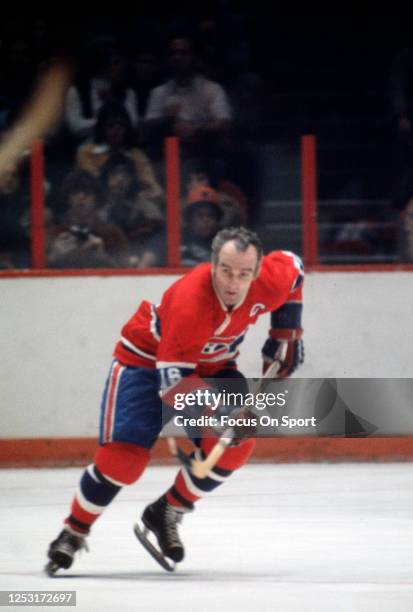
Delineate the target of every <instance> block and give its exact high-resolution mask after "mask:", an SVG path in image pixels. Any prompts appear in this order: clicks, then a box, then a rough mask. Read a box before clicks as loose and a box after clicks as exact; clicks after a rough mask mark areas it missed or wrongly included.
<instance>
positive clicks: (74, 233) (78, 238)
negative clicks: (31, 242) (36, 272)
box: [49, 171, 128, 268]
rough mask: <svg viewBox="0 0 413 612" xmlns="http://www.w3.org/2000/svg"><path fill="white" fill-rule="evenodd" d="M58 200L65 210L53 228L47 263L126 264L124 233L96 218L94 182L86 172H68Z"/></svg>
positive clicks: (97, 193)
mask: <svg viewBox="0 0 413 612" xmlns="http://www.w3.org/2000/svg"><path fill="white" fill-rule="evenodd" d="M61 199H62V202H63V204H64V205H65V206H66V209H67V210H66V213H65V216H64V218H63V222H62V223H61V224H60V225H58V226H57V227H55V230H54V239H53V241H52V242H51V245H50V249H49V264H50V265H51V266H52V267H54V268H104V267H113V266H115V267H116V266H120V267H122V266H124V265H126V263H127V249H128V240H127V238H126V236H125V234H124V233H123V232H122V230H121V229H120V228H119V227H117V226H116V225H114V224H113V223H106V222H104V221H102V220H101V219H100V217H99V214H98V205H99V202H100V199H101V193H100V186H99V183H98V181H97V180H96V179H95V178H93V176H91V175H90V174H88V173H87V172H82V171H76V172H72V173H70V174H69V175H68V176H67V177H66V178H65V180H64V182H63V185H62V192H61Z"/></svg>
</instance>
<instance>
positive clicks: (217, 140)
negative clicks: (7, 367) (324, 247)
mask: <svg viewBox="0 0 413 612" xmlns="http://www.w3.org/2000/svg"><path fill="white" fill-rule="evenodd" d="M247 7H248V5H247V4H246V3H244V2H240V3H236V2H232V3H231V2H226V1H221V2H220V1H218V0H217V1H215V2H209V3H201V4H200V6H199V8H198V9H193V10H192V11H190V12H185V11H183V12H182V13H180V12H179V11H173V9H172V7H171V8H170V9H169V10H168V9H165V11H166V12H164V13H162V17H161V16H159V14H157V13H156V11H155V10H154V14H151V12H150V10H148V11H147V13H146V14H145V15H140V16H136V15H135V16H131V17H130V18H129V19H128V18H127V17H124V18H120V17H118V18H115V19H111V18H106V17H95V18H89V19H88V20H87V22H85V23H84V24H83V27H82V28H81V29H79V28H77V27H76V24H75V22H74V21H70V20H69V21H68V23H67V24H65V27H64V28H63V29H62V27H60V28H56V27H55V23H54V22H51V21H50V20H47V19H41V18H38V19H33V20H32V22H30V24H27V22H26V23H21V22H20V21H19V20H18V19H16V18H15V19H14V20H9V21H8V22H7V21H6V22H5V23H4V24H3V27H2V29H1V30H2V31H1V34H0V36H1V41H0V42H1V45H0V138H5V137H6V136H7V133H8V130H9V129H10V127H11V126H12V125H13V124H14V122H15V120H16V118H18V117H19V114H20V113H21V112H22V110H23V109H24V107H25V104H27V100H28V98H29V97H30V95H31V93H32V91H33V88H34V87H35V84H36V79H37V78H38V76H39V74H41V72H42V70H43V69H44V67H45V66H47V65H48V63H49V62H50V61H51V60H52V59H53V58H54V57H55V56H64V57H66V58H67V57H68V58H69V60H70V65H71V69H72V80H71V85H70V87H69V89H68V91H67V94H66V98H65V101H64V108H63V109H62V119H61V122H60V124H59V126H58V127H57V128H55V129H54V130H53V131H51V132H50V133H49V134H47V135H46V138H45V157H46V164H45V168H46V172H45V181H44V187H45V193H46V211H45V212H46V215H45V223H46V250H47V253H46V259H47V265H48V266H50V267H56V268H71V267H75V268H78V267H81V268H93V267H135V268H136V267H138V268H146V267H157V266H164V265H166V263H167V261H166V225H165V223H166V221H165V220H166V202H165V165H164V148H163V147H164V140H165V138H166V137H168V136H178V137H179V139H180V147H181V195H182V215H181V223H182V246H181V257H182V264H183V265H186V266H193V265H195V264H197V263H199V262H202V261H207V260H208V259H209V257H210V244H211V239H212V237H213V236H214V234H215V233H216V231H217V230H218V229H220V228H222V227H226V226H231V225H239V224H243V225H248V226H250V227H257V223H258V222H259V219H260V210H261V204H262V202H261V200H262V194H261V192H260V188H259V182H260V169H259V163H260V161H259V160H260V151H261V150H262V149H263V148H265V146H266V145H268V143H272V142H274V141H276V140H277V139H278V140H280V139H282V138H283V137H284V136H285V134H284V133H283V130H282V128H280V123H279V121H278V123H277V120H276V119H279V118H280V117H282V112H281V110H282V109H280V108H279V107H278V108H277V107H275V106H274V104H275V103H274V101H275V99H276V98H275V97H274V95H273V94H274V91H275V89H276V87H277V79H276V75H277V63H276V62H275V61H274V57H272V56H271V49H274V52H275V51H276V52H277V53H280V52H281V51H280V48H281V47H282V45H280V44H279V43H275V42H274V40H273V39H272V38H271V37H272V35H273V34H274V32H273V31H272V30H271V28H270V27H269V25H268V23H266V16H265V13H264V14H261V15H260V16H259V17H258V16H254V15H252V14H251V9H248V8H247ZM62 32H64V35H63V34H62ZM287 72H288V71H287ZM302 76H303V75H302V74H297V73H295V74H288V75H287V76H286V74H285V73H284V77H283V78H284V85H286V84H287V85H291V87H292V90H294V87H296V89H297V91H296V95H297V98H299V96H300V90H299V87H298V88H297V83H298V82H299V81H300V79H302ZM337 78H338V77H337ZM281 82H282V76H280V77H279V82H278V85H280V83H281ZM314 86H316V85H314ZM387 91H388V92H389V97H388V107H389V111H388V118H389V121H388V125H389V126H390V131H391V130H392V129H393V136H392V143H393V153H394V154H393V155H392V163H393V166H392V170H391V169H389V173H391V171H393V178H394V182H393V184H392V187H391V189H390V190H389V193H388V194H384V197H387V196H388V197H389V200H390V209H391V215H393V216H392V220H394V219H396V218H397V227H398V228H399V233H398V235H399V238H400V240H399V244H400V254H401V257H402V258H403V259H404V260H406V261H409V260H410V261H412V260H413V227H412V221H411V219H412V218H413V204H412V202H413V172H412V170H413V158H412V154H411V151H412V142H413V140H412V138H413V128H412V125H413V115H412V112H411V110H412V108H413V59H412V54H411V52H410V51H409V50H408V51H406V50H403V51H399V52H397V53H395V54H391V53H390V52H389V65H388V88H387ZM383 95H384V94H383ZM280 99H281V97H279V98H278V100H280ZM321 110H322V109H321V108H320V109H318V112H321ZM326 112H327V114H328V112H332V110H331V108H330V109H329V110H328V111H326ZM277 113H278V117H277ZM304 114H305V113H304ZM307 117H309V118H310V119H308V120H307V121H305V120H304V121H302V122H301V124H300V125H299V130H300V131H301V132H303V131H309V130H310V131H311V130H313V128H314V124H313V119H312V117H314V114H313V115H312V114H311V109H310V110H308V115H307ZM391 126H394V128H393V127H391ZM295 127H297V123H296V124H295ZM297 129H298V128H297ZM382 129H383V130H384V129H385V128H384V127H383V126H382ZM287 131H288V130H287ZM289 136H298V134H295V133H294V131H293V133H292V134H289ZM28 176H29V152H26V153H25V154H23V155H22V156H21V158H20V159H19V161H18V162H17V163H14V164H12V165H10V167H9V168H8V169H7V170H6V171H4V172H3V173H2V175H1V176H0V269H8V268H21V267H30V262H31V253H30V243H31V240H30V212H29V201H30V191H29V184H30V183H29V180H28ZM357 215H359V216H358V217H357ZM386 220H387V219H386ZM368 222H369V218H368V215H367V216H366V215H365V216H364V217H363V209H362V207H361V208H359V209H358V212H357V213H356V218H355V219H351V220H350V222H349V224H347V225H350V229H351V228H353V231H356V230H357V228H360V227H361V228H364V230H365V228H366V226H367V228H368ZM366 224H367V225H366ZM385 225H386V223H384V226H385ZM347 230H348V231H349V228H347ZM373 234H374V230H373ZM366 235H367V238H366V239H365V240H364V239H360V242H361V243H362V242H363V240H364V243H365V245H366V244H367V243H368V241H369V240H371V236H369V235H368V232H367V234H366ZM341 236H343V229H342V230H341ZM338 238H339V235H338V234H336V235H335V239H336V242H335V244H336V245H337V244H338V243H339V240H338ZM374 240H376V241H377V240H388V238H387V237H386V236H385V235H384V234H379V235H378V237H377V235H376V236H374V235H373V241H374ZM391 240H392V238H390V242H391ZM362 248H363V245H362Z"/></svg>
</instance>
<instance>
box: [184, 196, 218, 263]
mask: <svg viewBox="0 0 413 612" xmlns="http://www.w3.org/2000/svg"><path fill="white" fill-rule="evenodd" d="M183 217H184V223H185V225H184V231H183V236H182V245H181V263H182V265H183V266H196V265H197V264H199V263H202V262H207V261H209V260H210V259H211V242H212V239H213V237H214V236H215V234H216V233H217V232H218V230H219V228H220V222H221V220H222V217H223V212H222V210H221V207H220V205H219V195H218V193H217V192H216V191H215V190H214V189H212V188H211V187H204V186H200V187H195V188H194V189H193V190H192V191H191V192H190V194H189V196H188V198H187V203H186V206H185V208H184V214H183Z"/></svg>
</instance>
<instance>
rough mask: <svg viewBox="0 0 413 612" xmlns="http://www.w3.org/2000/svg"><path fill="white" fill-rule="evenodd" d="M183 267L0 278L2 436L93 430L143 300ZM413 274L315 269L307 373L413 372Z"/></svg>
mask: <svg viewBox="0 0 413 612" xmlns="http://www.w3.org/2000/svg"><path fill="white" fill-rule="evenodd" d="M175 278H177V277H175V276H131V277H125V276H118V277H93V276H91V277H63V278H28V279H24V278H18V279H2V280H1V281H0V296H1V297H0V334H1V336H0V337H1V348H2V355H1V356H2V367H1V369H0V389H1V427H0V437H1V438H28V437H29V438H30V437H61V436H69V437H70V436H76V437H83V436H94V435H96V433H97V421H98V415H99V404H100V398H101V393H102V390H103V385H104V381H105V378H106V374H107V371H108V367H109V365H110V362H111V355H112V350H113V347H114V345H115V342H116V340H117V338H118V337H119V332H120V328H121V327H122V325H123V324H124V323H125V322H126V320H127V319H128V318H129V316H130V315H131V314H132V313H133V312H134V310H135V308H136V307H137V305H138V304H139V302H140V301H141V300H142V299H148V300H151V301H154V302H158V301H159V300H160V298H161V295H162V293H163V291H164V290H165V289H166V288H167V287H168V286H169V285H170V284H171V282H172V281H173V280H174V279H175ZM412 279H413V276H412V274H411V273H408V272H389V273H384V272H382V273H371V272H370V273H313V274H309V275H307V278H306V285H305V301H304V304H305V305H304V321H303V322H304V328H305V346H306V363H305V365H304V366H303V367H302V368H301V369H300V371H299V376H301V377H310V378H313V377H315V378H318V377H321V378H324V377H335V378H339V377H347V378H352V377H389V378H397V377H401V378H410V377H413V359H412V357H411V355H412V339H413V282H412ZM268 326H269V317H268V316H266V317H263V318H262V319H261V320H260V321H259V323H258V324H257V325H256V326H255V327H254V328H251V329H250V330H249V332H248V336H247V339H246V341H245V342H244V344H243V346H242V348H241V357H240V359H239V365H240V369H241V370H242V371H243V372H244V373H245V374H246V375H248V376H251V377H253V376H258V375H259V374H260V367H261V360H260V349H261V346H262V344H263V341H264V338H265V335H266V330H267V328H268Z"/></svg>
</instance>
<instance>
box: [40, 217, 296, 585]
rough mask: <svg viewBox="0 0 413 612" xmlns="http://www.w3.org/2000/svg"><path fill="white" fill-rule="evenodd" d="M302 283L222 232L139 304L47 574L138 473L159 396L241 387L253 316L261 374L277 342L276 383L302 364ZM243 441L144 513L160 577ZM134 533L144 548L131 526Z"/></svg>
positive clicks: (204, 446)
mask: <svg viewBox="0 0 413 612" xmlns="http://www.w3.org/2000/svg"><path fill="white" fill-rule="evenodd" d="M302 283H303V269H302V265H301V261H300V259H299V258H298V257H296V256H295V255H294V254H293V253H290V252H285V251H273V252H271V253H269V254H268V255H266V256H263V250H262V246H261V243H260V241H259V238H258V237H257V235H256V234H255V233H253V232H251V231H249V230H247V229H245V228H230V229H224V230H221V231H220V232H219V233H218V234H217V235H216V236H215V238H214V240H213V243H212V262H211V263H210V264H208V263H206V264H200V265H199V266H197V267H196V268H194V269H193V270H191V271H190V272H189V273H188V274H187V275H186V276H184V277H183V278H181V279H179V280H178V281H176V282H174V283H173V284H172V285H171V287H170V288H169V289H168V290H167V291H166V292H165V293H164V295H163V297H162V300H161V303H160V304H159V305H156V306H155V305H154V304H150V303H149V302H147V301H143V302H142V303H141V304H140V306H139V308H138V309H137V311H136V312H135V314H134V315H133V316H132V318H131V319H130V320H129V321H128V322H127V323H126V325H125V326H124V327H123V329H122V332H121V337H120V340H119V342H118V343H117V345H116V347H115V351H114V361H113V364H112V367H111V369H110V373H109V377H108V380H107V383H106V388H105V391H104V395H103V400H102V408H101V421H100V446H99V448H98V450H97V452H96V455H95V457H94V463H93V464H92V465H90V466H89V467H88V468H86V470H85V471H84V473H83V475H82V477H81V480H80V486H79V488H78V490H77V492H76V494H75V496H74V499H73V501H72V504H71V509H70V514H69V515H68V516H67V518H66V519H65V521H64V528H63V530H62V531H61V533H60V534H59V535H58V537H57V538H56V539H55V540H54V541H53V542H52V543H51V544H50V547H49V550H48V557H49V563H48V565H47V566H46V569H47V571H48V573H49V574H53V573H54V572H56V571H57V569H59V568H64V569H67V568H69V567H70V566H71V565H72V562H73V558H74V556H75V554H76V552H77V551H78V550H80V549H81V548H85V547H86V537H87V535H88V534H89V532H90V529H91V527H92V525H93V523H94V522H95V521H96V519H98V518H99V516H100V515H101V514H102V512H103V511H104V510H105V508H106V507H107V506H108V505H109V504H110V503H111V502H112V501H113V499H114V498H115V497H116V495H117V493H118V492H119V491H120V489H121V488H122V487H123V486H125V485H130V484H132V483H134V482H136V481H137V480H138V479H139V477H140V476H141V475H142V473H143V471H144V470H145V468H146V466H147V464H148V461H149V458H150V450H151V448H152V446H153V445H154V444H155V442H156V440H157V438H158V436H159V433H160V430H161V428H162V400H163V401H166V402H168V395H170V394H171V393H174V392H176V390H177V389H179V388H180V386H181V387H182V386H183V385H188V383H193V384H194V387H193V388H195V387H196V385H197V383H198V382H199V383H200V382H201V380H204V379H205V377H206V378H208V377H214V378H217V377H228V378H234V377H235V378H240V379H242V380H244V379H243V377H242V374H240V373H239V372H238V370H237V369H236V358H237V355H238V349H239V346H240V344H241V342H242V341H243V339H244V336H245V333H246V331H247V328H248V327H249V326H250V325H252V324H254V323H255V322H256V320H257V318H258V316H260V315H262V314H264V313H269V312H270V313H271V329H270V331H269V337H268V339H267V340H266V342H265V344H264V346H263V349H262V355H263V359H264V365H263V369H264V371H265V369H266V368H267V367H268V365H269V364H271V362H273V361H274V360H275V359H276V355H278V353H277V351H278V350H279V347H280V344H281V343H282V342H287V343H288V350H287V353H286V357H285V360H284V362H283V365H282V369H281V371H280V372H279V373H278V375H279V376H280V375H281V376H284V377H285V376H289V375H290V374H291V373H292V372H293V371H294V370H295V369H296V368H297V367H298V366H299V365H300V363H302V362H303V358H304V354H303V343H302V340H301V335H302V329H301V311H302V299H301V298H302V295H301V294H302ZM160 396H162V400H161V397H160ZM238 433H239V432H238ZM244 433H245V436H244V435H243V432H241V436H240V437H241V440H237V442H236V443H235V444H234V445H232V446H230V447H229V448H227V449H226V450H225V452H224V453H223V455H222V457H221V458H220V460H219V461H218V463H217V465H216V466H215V467H213V469H212V470H211V472H210V473H209V474H208V475H207V477H205V478H202V479H201V478H196V477H195V476H194V474H193V473H191V470H190V469H188V468H186V467H183V468H182V469H180V470H179V471H178V474H177V476H176V478H175V481H174V483H173V484H172V486H171V487H170V488H169V489H168V490H167V491H166V492H165V493H164V494H163V495H161V497H159V499H157V500H156V501H154V502H153V503H151V504H150V505H148V506H147V507H146V508H145V510H144V512H143V515H142V523H143V525H144V528H145V532H152V533H153V534H155V537H156V539H157V544H158V547H159V548H158V551H157V553H156V550H155V549H154V548H153V547H152V549H150V552H151V554H154V553H155V554H154V556H155V557H156V558H157V560H158V562H160V563H161V564H162V565H163V566H164V567H165V568H166V569H173V567H174V566H173V565H171V564H170V562H169V560H171V561H172V562H173V563H178V562H180V561H182V559H183V557H184V548H183V545H182V542H181V540H180V538H179V534H178V529H177V524H178V523H179V522H180V520H181V519H182V516H183V514H185V513H187V512H190V511H192V510H193V509H194V503H195V502H196V501H197V500H198V499H200V497H202V496H203V495H204V494H207V493H209V492H211V491H213V490H214V489H215V488H216V487H218V486H220V485H221V484H222V483H223V482H225V481H226V480H227V479H228V478H229V476H230V475H231V473H232V472H233V471H234V470H236V469H238V468H240V467H241V466H242V465H244V464H245V462H246V461H247V459H248V457H249V456H250V455H251V453H252V450H253V447H254V443H255V442H254V440H253V439H251V438H250V437H248V436H249V432H248V431H246V432H244ZM216 441H217V438H213V437H204V438H201V439H200V440H198V441H197V444H198V446H199V447H200V448H199V451H198V453H201V456H202V457H206V456H207V455H208V453H209V452H210V450H211V449H212V448H213V447H214V445H215V443H216ZM135 533H136V535H137V536H138V538H139V539H140V540H141V541H143V543H144V545H146V544H147V542H146V540H145V538H144V537H141V536H142V531H141V530H140V528H139V527H138V526H136V527H135ZM146 548H149V546H146Z"/></svg>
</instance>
